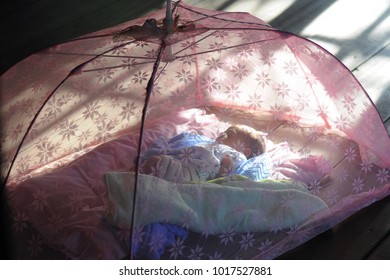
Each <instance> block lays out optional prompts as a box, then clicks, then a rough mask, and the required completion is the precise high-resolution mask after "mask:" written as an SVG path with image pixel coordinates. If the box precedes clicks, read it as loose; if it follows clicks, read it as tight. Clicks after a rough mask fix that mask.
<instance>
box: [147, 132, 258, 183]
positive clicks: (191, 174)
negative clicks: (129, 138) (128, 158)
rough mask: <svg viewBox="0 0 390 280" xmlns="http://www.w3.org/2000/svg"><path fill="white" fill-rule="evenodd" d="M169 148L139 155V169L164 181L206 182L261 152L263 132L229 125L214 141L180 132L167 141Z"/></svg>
mask: <svg viewBox="0 0 390 280" xmlns="http://www.w3.org/2000/svg"><path fill="white" fill-rule="evenodd" d="M168 144H169V146H170V147H172V148H170V149H165V150H164V154H163V155H161V149H151V150H150V151H148V153H147V154H146V156H145V157H144V158H143V164H142V172H143V173H145V174H151V175H154V176H157V177H160V178H163V179H165V180H168V181H174V182H190V181H192V182H194V181H195V182H196V181H207V180H210V179H214V178H219V177H222V176H226V175H230V174H241V173H240V172H239V170H240V168H241V169H242V166H243V164H244V163H246V162H247V161H248V159H251V158H253V157H257V156H259V155H261V154H263V153H264V152H265V149H266V147H265V141H264V134H263V133H261V132H259V131H256V130H255V129H253V128H251V127H249V126H245V125H234V126H230V127H229V128H228V129H227V130H225V131H224V132H223V133H221V134H220V135H219V136H218V137H217V138H216V139H215V140H212V139H209V138H207V137H204V136H201V135H197V134H191V133H182V134H179V135H177V136H175V137H173V138H172V139H171V140H170V141H169V142H168Z"/></svg>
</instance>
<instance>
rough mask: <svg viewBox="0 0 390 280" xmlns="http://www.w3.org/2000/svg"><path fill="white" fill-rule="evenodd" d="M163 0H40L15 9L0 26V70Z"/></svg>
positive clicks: (151, 8) (150, 8)
mask: <svg viewBox="0 0 390 280" xmlns="http://www.w3.org/2000/svg"><path fill="white" fill-rule="evenodd" d="M163 2H164V1H163V0H161V1H142V0H134V1H127V0H110V1H107V0H96V1H94V0H83V1H78V0H69V1H52V0H41V1H37V2H36V3H34V4H31V5H28V6H26V8H25V9H23V8H20V9H18V10H14V12H13V13H10V14H9V15H6V16H5V17H4V18H3V19H2V20H3V22H4V24H3V25H2V28H1V29H0V34H1V37H2V38H6V40H7V43H6V44H2V45H1V55H2V59H1V61H0V63H1V65H0V71H1V72H0V73H2V72H4V71H5V70H6V69H8V68H9V67H10V66H12V65H13V64H15V63H16V62H17V61H19V60H21V59H22V58H24V57H26V56H27V55H29V54H31V53H33V52H35V51H37V50H39V49H41V48H43V47H46V46H50V45H52V44H56V43H59V42H62V41H66V40H68V39H71V38H74V37H77V36H80V35H84V34H86V33H90V32H93V31H96V30H99V29H103V28H107V27H110V26H113V25H116V24H119V23H122V22H125V21H128V20H130V19H134V18H137V17H139V16H142V15H144V14H147V13H149V12H151V11H154V10H156V9H158V8H160V7H161V6H162V3H163Z"/></svg>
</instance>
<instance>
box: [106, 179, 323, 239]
mask: <svg viewBox="0 0 390 280" xmlns="http://www.w3.org/2000/svg"><path fill="white" fill-rule="evenodd" d="M138 178H139V180H138V181H139V182H138V188H137V198H136V207H135V211H136V212H135V214H136V215H135V223H134V224H135V226H144V225H147V224H150V223H156V222H160V223H170V224H175V225H179V226H183V227H184V228H188V229H190V230H192V231H195V232H200V233H206V234H221V233H224V232H226V231H234V232H241V233H245V232H266V231H275V230H280V229H289V228H295V227H297V226H299V225H301V224H303V223H304V222H307V221H308V219H310V217H312V216H313V215H315V214H317V213H319V212H321V211H327V209H328V207H327V205H326V204H325V203H324V202H323V201H322V200H321V199H320V198H318V197H316V196H314V195H311V194H310V193H309V192H308V191H307V190H306V188H305V187H304V186H303V185H300V184H297V183H291V182H289V181H260V182H255V181H251V180H236V179H235V178H237V177H234V176H233V177H227V178H225V179H224V180H222V182H219V184H215V183H203V182H202V183H196V184H195V183H180V184H178V183H171V182H168V181H165V180H162V179H159V178H157V177H154V176H150V175H143V174H139V177H138ZM105 182H106V186H107V194H108V199H109V204H110V207H108V209H109V210H108V211H107V213H106V218H107V220H108V221H109V222H110V223H112V224H113V225H115V226H118V227H126V228H128V227H130V221H131V214H132V209H133V198H134V197H133V194H134V182H135V174H134V173H131V172H111V173H106V174H105Z"/></svg>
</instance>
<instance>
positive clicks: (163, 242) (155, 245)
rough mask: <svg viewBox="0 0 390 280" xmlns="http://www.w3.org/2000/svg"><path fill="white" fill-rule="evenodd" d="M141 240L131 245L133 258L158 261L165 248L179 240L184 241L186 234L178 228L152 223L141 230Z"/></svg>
mask: <svg viewBox="0 0 390 280" xmlns="http://www.w3.org/2000/svg"><path fill="white" fill-rule="evenodd" d="M142 233H143V234H144V235H143V238H142V240H137V241H135V242H134V243H133V252H134V256H135V257H136V258H139V259H153V260H159V259H160V258H161V255H162V254H163V253H164V251H165V249H166V248H167V247H170V246H172V245H173V244H175V242H176V240H177V239H178V238H180V239H181V240H185V239H186V238H187V237H188V232H187V231H186V230H185V229H183V228H182V227H180V226H176V225H172V224H164V223H153V224H149V225H147V226H145V227H144V228H143V231H142Z"/></svg>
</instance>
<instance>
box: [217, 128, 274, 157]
mask: <svg viewBox="0 0 390 280" xmlns="http://www.w3.org/2000/svg"><path fill="white" fill-rule="evenodd" d="M224 133H225V134H226V136H227V137H236V138H238V139H245V141H246V142H247V143H248V144H249V147H248V148H249V149H250V150H251V154H250V155H249V156H248V158H251V157H253V156H256V155H261V154H263V153H264V152H265V150H266V144H265V141H264V135H265V134H264V133H262V132H260V131H257V130H256V129H254V128H252V127H250V126H246V125H232V126H230V127H229V128H228V129H227V130H226V131H225V132H224Z"/></svg>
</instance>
